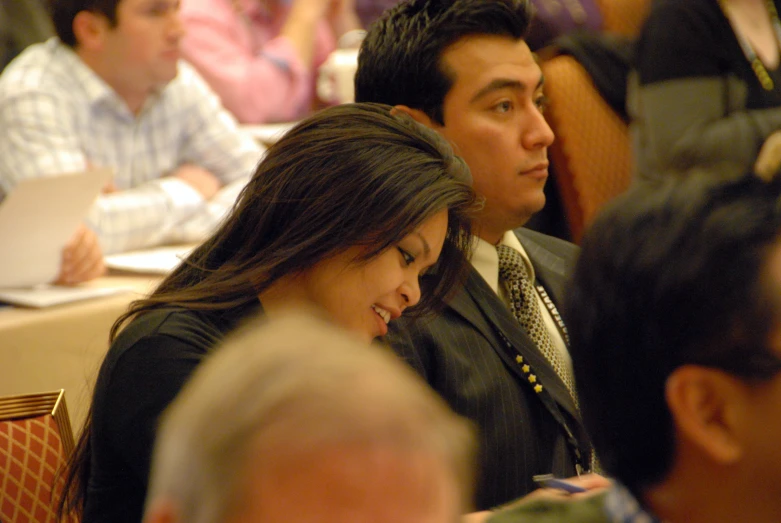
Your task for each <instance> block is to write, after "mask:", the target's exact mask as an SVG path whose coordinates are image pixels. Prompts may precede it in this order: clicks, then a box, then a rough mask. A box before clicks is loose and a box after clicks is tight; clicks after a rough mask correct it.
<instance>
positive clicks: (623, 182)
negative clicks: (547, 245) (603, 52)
mask: <svg viewBox="0 0 781 523" xmlns="http://www.w3.org/2000/svg"><path fill="white" fill-rule="evenodd" d="M542 71H543V74H544V75H545V93H546V95H547V97H548V98H549V99H550V108H549V109H548V110H547V112H546V118H547V120H548V123H549V124H550V126H551V128H552V129H553V132H554V133H555V134H556V141H555V142H553V144H552V145H551V147H550V150H549V154H550V159H551V163H552V166H553V169H552V170H553V172H554V178H555V180H556V184H557V185H558V187H559V192H560V194H561V200H562V204H563V206H564V212H565V213H566V215H567V222H568V224H569V227H570V232H571V234H572V240H573V241H574V242H575V243H578V242H580V239H581V237H582V236H583V232H584V230H585V229H586V227H588V225H589V224H590V223H591V221H592V220H593V219H594V217H595V216H596V214H597V213H598V212H599V210H600V209H601V208H602V206H604V205H605V204H606V203H607V202H608V201H610V200H611V199H613V198H614V197H615V196H618V195H619V194H621V193H622V192H624V191H625V190H626V189H627V188H628V187H629V182H630V179H631V172H632V157H631V143H630V138H629V129H628V127H627V125H626V123H624V121H623V120H622V119H621V117H620V116H619V115H618V114H617V113H616V112H615V111H613V109H611V108H610V106H609V105H608V104H607V102H605V100H604V99H603V98H602V96H600V94H599V92H598V91H597V90H596V88H595V87H594V84H593V82H592V81H591V78H590V77H589V75H588V73H586V71H585V69H583V67H582V66H581V65H580V64H579V63H578V62H577V61H576V60H575V59H574V58H572V57H571V56H564V55H562V56H556V57H555V58H552V59H550V60H547V61H545V62H543V63H542Z"/></svg>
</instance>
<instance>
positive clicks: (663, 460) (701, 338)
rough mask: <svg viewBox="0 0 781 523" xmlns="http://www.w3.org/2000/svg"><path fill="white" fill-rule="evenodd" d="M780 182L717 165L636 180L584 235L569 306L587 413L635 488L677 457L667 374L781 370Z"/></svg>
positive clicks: (611, 459)
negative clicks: (775, 347) (735, 175)
mask: <svg viewBox="0 0 781 523" xmlns="http://www.w3.org/2000/svg"><path fill="white" fill-rule="evenodd" d="M779 197H781V183H779V181H774V182H771V183H766V182H763V181H761V180H759V179H758V178H756V177H754V176H752V175H746V176H744V177H741V178H739V179H737V180H736V179H732V180H731V181H725V180H724V179H720V178H716V177H714V172H713V171H709V172H698V173H692V174H690V175H689V176H688V177H687V178H686V179H684V180H683V181H682V182H680V183H678V182H676V181H675V180H674V179H670V180H669V181H668V182H667V183H665V184H664V185H662V186H661V187H655V188H637V189H635V190H634V191H632V192H630V193H629V194H627V195H625V196H623V197H621V198H620V199H619V200H618V201H617V202H615V203H614V204H612V205H611V206H610V207H609V208H608V209H607V210H606V211H605V212H604V213H603V214H601V215H600V217H599V218H598V219H597V220H596V222H595V223H594V224H593V226H592V227H591V229H590V230H589V231H588V233H587V234H586V236H585V238H584V240H583V245H582V247H583V250H582V253H581V255H580V259H579V261H578V264H577V266H576V270H575V274H574V281H573V285H572V288H571V289H570V290H571V292H570V295H569V299H568V302H567V306H566V308H565V311H566V314H567V324H568V327H569V332H570V337H571V342H572V344H571V353H572V359H573V364H574V367H575V377H576V379H577V385H578V393H579V395H580V403H581V406H582V415H583V420H584V423H585V425H586V427H587V429H588V431H589V433H590V435H591V437H592V441H593V443H594V446H595V448H596V451H597V455H598V456H599V458H600V460H601V463H602V465H603V467H604V468H605V470H606V471H607V472H608V473H610V474H611V475H613V476H615V477H616V478H618V479H619V480H620V481H622V482H623V483H625V484H626V485H627V486H628V487H629V488H630V490H632V491H633V492H634V493H635V494H638V495H639V494H641V493H642V491H643V490H644V489H645V488H647V487H649V486H651V485H654V484H657V483H658V482H660V481H661V480H663V479H664V478H665V477H666V475H667V474H668V472H669V470H670V467H671V465H672V463H673V459H674V452H675V441H674V426H673V420H672V417H671V414H670V412H669V410H668V407H667V403H666V400H665V384H666V381H667V378H668V377H669V375H670V374H671V373H672V372H673V371H674V370H675V369H676V368H678V367H680V366H682V365H687V364H693V365H701V366H705V367H710V368H716V369H720V370H722V371H724V372H726V373H729V374H731V375H733V376H736V377H738V378H739V379H742V380H745V381H750V382H762V381H764V380H767V379H769V378H771V377H773V376H775V375H776V374H777V373H778V372H779V371H781V358H779V356H778V355H776V354H775V353H774V352H773V351H772V349H771V348H770V347H769V337H770V333H771V331H772V330H773V329H776V328H778V327H779V319H781V288H779V286H778V284H777V283H776V282H774V281H772V280H771V279H770V275H769V274H768V272H767V271H768V256H769V254H770V253H771V252H773V249H777V248H778V247H779V246H781V205H780V204H779Z"/></svg>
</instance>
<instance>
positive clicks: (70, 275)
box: [55, 224, 106, 285]
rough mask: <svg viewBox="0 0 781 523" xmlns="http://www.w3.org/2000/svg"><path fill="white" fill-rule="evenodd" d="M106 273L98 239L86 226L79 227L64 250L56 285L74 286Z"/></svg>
mask: <svg viewBox="0 0 781 523" xmlns="http://www.w3.org/2000/svg"><path fill="white" fill-rule="evenodd" d="M105 272H106V266H105V265H103V252H102V251H101V249H100V244H99V243H98V237H97V236H96V235H95V233H94V232H93V231H92V230H91V229H89V228H88V227H87V226H85V225H84V224H81V225H79V228H78V229H76V232H75V233H74V234H73V236H72V237H71V239H70V241H68V244H67V245H66V246H65V248H64V249H63V250H62V263H61V265H60V274H59V275H58V276H57V279H56V280H55V283H59V284H64V285H73V284H76V283H81V282H83V281H87V280H92V279H94V278H97V277H99V276H102V275H103V274H104V273H105Z"/></svg>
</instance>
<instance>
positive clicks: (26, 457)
mask: <svg viewBox="0 0 781 523" xmlns="http://www.w3.org/2000/svg"><path fill="white" fill-rule="evenodd" d="M64 394H65V392H64V391H62V390H60V391H56V392H47V393H41V394H25V395H19V396H6V397H2V398H0V521H1V522H2V523H28V522H35V523H44V522H46V523H48V522H53V521H55V517H54V515H55V508H56V502H57V500H58V497H57V496H56V495H52V494H53V492H58V491H59V490H60V489H61V488H62V483H63V482H64V478H63V477H61V476H59V475H58V474H57V471H58V470H59V469H60V467H61V466H62V465H63V464H64V463H65V462H66V461H67V458H68V456H69V455H70V453H71V452H72V450H73V434H72V432H71V427H70V420H69V418H68V410H67V408H66V406H65V396H64ZM55 482H56V487H55V488H54V489H53V488H52V487H53V485H55ZM72 521H75V519H74V520H72Z"/></svg>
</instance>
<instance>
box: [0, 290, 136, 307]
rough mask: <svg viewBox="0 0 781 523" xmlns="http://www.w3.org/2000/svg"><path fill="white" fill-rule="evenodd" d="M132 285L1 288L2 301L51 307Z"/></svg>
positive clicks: (27, 305)
mask: <svg viewBox="0 0 781 523" xmlns="http://www.w3.org/2000/svg"><path fill="white" fill-rule="evenodd" d="M132 290H133V289H132V288H131V287H80V286H74V287H64V286H60V285H38V286H36V287H27V288H19V289H0V302H5V303H11V304H13V305H24V306H25V307H35V308H42V307H50V306H52V305H60V304H62V303H69V302H73V301H81V300H86V299H90V298H99V297H102V296H111V295H112V294H119V293H123V292H130V291H132Z"/></svg>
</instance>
